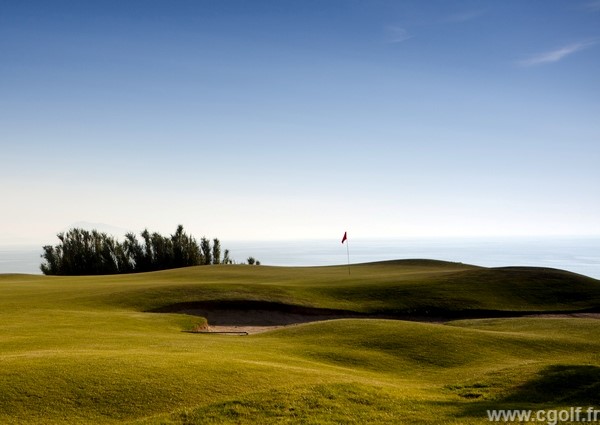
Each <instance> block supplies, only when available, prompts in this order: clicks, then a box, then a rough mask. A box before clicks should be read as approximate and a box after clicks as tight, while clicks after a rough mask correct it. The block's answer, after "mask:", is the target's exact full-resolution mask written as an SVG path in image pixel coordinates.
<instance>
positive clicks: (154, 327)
mask: <svg viewBox="0 0 600 425" xmlns="http://www.w3.org/2000/svg"><path fill="white" fill-rule="evenodd" d="M219 299H255V300H256V299H258V300H266V301H277V302H285V303H291V304H302V305H310V306H317V307H328V308H343V309H350V310H355V311H362V312H393V311H403V312H406V311H414V310H419V311H421V310H426V309H438V310H443V311H460V310H464V309H485V310H493V309H499V310H535V311H537V310H567V309H574V310H575V309H586V308H592V307H597V306H599V305H600V301H599V300H600V282H598V281H596V280H594V279H589V278H585V277H582V276H578V275H573V274H570V273H566V272H560V271H552V270H540V269H522V268H517V269H483V268H477V267H473V266H466V265H460V264H450V263H439V262H388V263H379V264H369V265H360V266H355V267H354V268H353V270H352V275H351V276H350V277H349V276H348V275H347V274H346V270H345V268H343V267H320V268H276V267H262V266H261V267H244V266H231V267H229V266H217V267H200V268H190V269H180V270H173V271H165V272H158V273H152V274H142V275H130V276H111V277H74V278H62V277H52V278H51V277H41V276H26V275H3V276H2V275H0V422H2V423H24V422H26V423H36V422H37V423H66V422H70V423H73V422H78V423H79V422H80V423H92V422H103V423H110V422H115V423H116V422H123V421H125V422H132V421H133V422H138V421H139V422H140V423H151V424H154V423H211V422H214V423H223V422H228V421H229V422H231V423H254V422H256V421H258V422H262V423H281V422H286V421H288V422H290V423H298V422H300V423H344V422H346V423H365V422H373V421H374V422H379V423H398V422H399V421H402V422H404V423H411V422H412V423H422V422H423V421H425V422H427V421H429V422H432V423H438V422H443V421H456V423H468V422H473V423H484V422H487V420H486V419H485V409H486V408H490V406H493V408H497V407H498V406H519V407H521V406H534V407H536V408H537V407H539V406H557V405H580V404H578V403H579V402H581V403H583V402H586V403H587V404H589V403H592V404H593V403H594V402H600V400H593V399H592V400H590V399H589V397H592V396H588V394H598V393H599V391H597V389H598V388H599V385H600V373H599V372H598V370H600V367H599V366H600V357H599V356H598V354H596V353H598V352H600V350H599V349H600V342H598V341H600V330H599V326H598V322H596V321H594V320H586V319H533V318H532V319H494V320H470V321H457V322H453V323H452V324H451V325H450V326H448V325H438V324H427V323H411V322H402V321H391V320H372V319H369V320H356V319H353V320H350V319H348V320H337V321H330V322H323V323H316V324H310V325H303V326H297V327H293V328H288V329H284V330H280V331H275V332H270V333H267V334H262V335H255V336H251V337H242V338H239V337H228V336H217V335H194V334H188V333H184V332H181V330H182V329H185V328H189V327H190V326H192V325H193V322H194V321H200V320H201V319H198V318H191V317H189V316H185V315H179V314H157V313H144V311H147V310H151V309H155V308H159V307H162V306H165V305H168V304H172V303H178V302H186V301H198V300H219ZM565 379H566V380H568V381H569V382H575V383H576V384H575V385H572V387H568V386H567V388H565V385H564V384H560V385H558V387H559V388H563V389H564V391H562V392H561V391H558V392H557V391H556V388H557V383H558V382H564V381H565ZM582 389H583V390H582ZM563 393H564V394H563ZM586 397H588V399H586ZM596 397H597V396H596ZM592 398H593V397H592ZM573 403H575V404H573ZM587 404H585V405H587Z"/></svg>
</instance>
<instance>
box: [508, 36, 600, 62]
mask: <svg viewBox="0 0 600 425" xmlns="http://www.w3.org/2000/svg"><path fill="white" fill-rule="evenodd" d="M595 44H597V40H591V41H583V42H579V43H573V44H569V45H567V46H563V47H560V48H558V49H555V50H551V51H549V52H545V53H540V54H537V55H534V56H532V57H530V58H528V59H524V60H522V61H519V62H518V64H519V65H520V66H525V67H529V66H536V65H544V64H548V63H553V62H558V61H560V60H563V59H564V58H566V57H567V56H571V55H572V54H573V53H576V52H579V51H581V50H584V49H587V48H589V47H592V46H593V45H595Z"/></svg>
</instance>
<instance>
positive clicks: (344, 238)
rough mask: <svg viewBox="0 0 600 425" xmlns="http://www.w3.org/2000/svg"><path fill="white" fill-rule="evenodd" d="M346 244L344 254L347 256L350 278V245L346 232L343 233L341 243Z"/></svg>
mask: <svg viewBox="0 0 600 425" xmlns="http://www.w3.org/2000/svg"><path fill="white" fill-rule="evenodd" d="M344 242H346V253H347V254H348V276H350V244H349V243H348V232H344V237H343V238H342V243H344Z"/></svg>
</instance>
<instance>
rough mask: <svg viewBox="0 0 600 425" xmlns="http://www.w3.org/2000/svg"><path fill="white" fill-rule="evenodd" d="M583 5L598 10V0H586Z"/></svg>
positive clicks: (599, 2)
mask: <svg viewBox="0 0 600 425" xmlns="http://www.w3.org/2000/svg"><path fill="white" fill-rule="evenodd" d="M583 7H584V8H585V9H587V10H592V11H594V12H599V11H600V0H594V1H590V2H587V3H586V4H584V5H583Z"/></svg>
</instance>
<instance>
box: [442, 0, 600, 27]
mask: <svg viewBox="0 0 600 425" xmlns="http://www.w3.org/2000/svg"><path fill="white" fill-rule="evenodd" d="M599 1H600V0H599ZM481 15H483V10H466V11H464V12H459V13H454V14H452V15H449V16H447V17H446V18H444V20H443V21H444V22H451V23H460V22H467V21H472V20H473V19H477V18H479V17H480V16H481Z"/></svg>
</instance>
